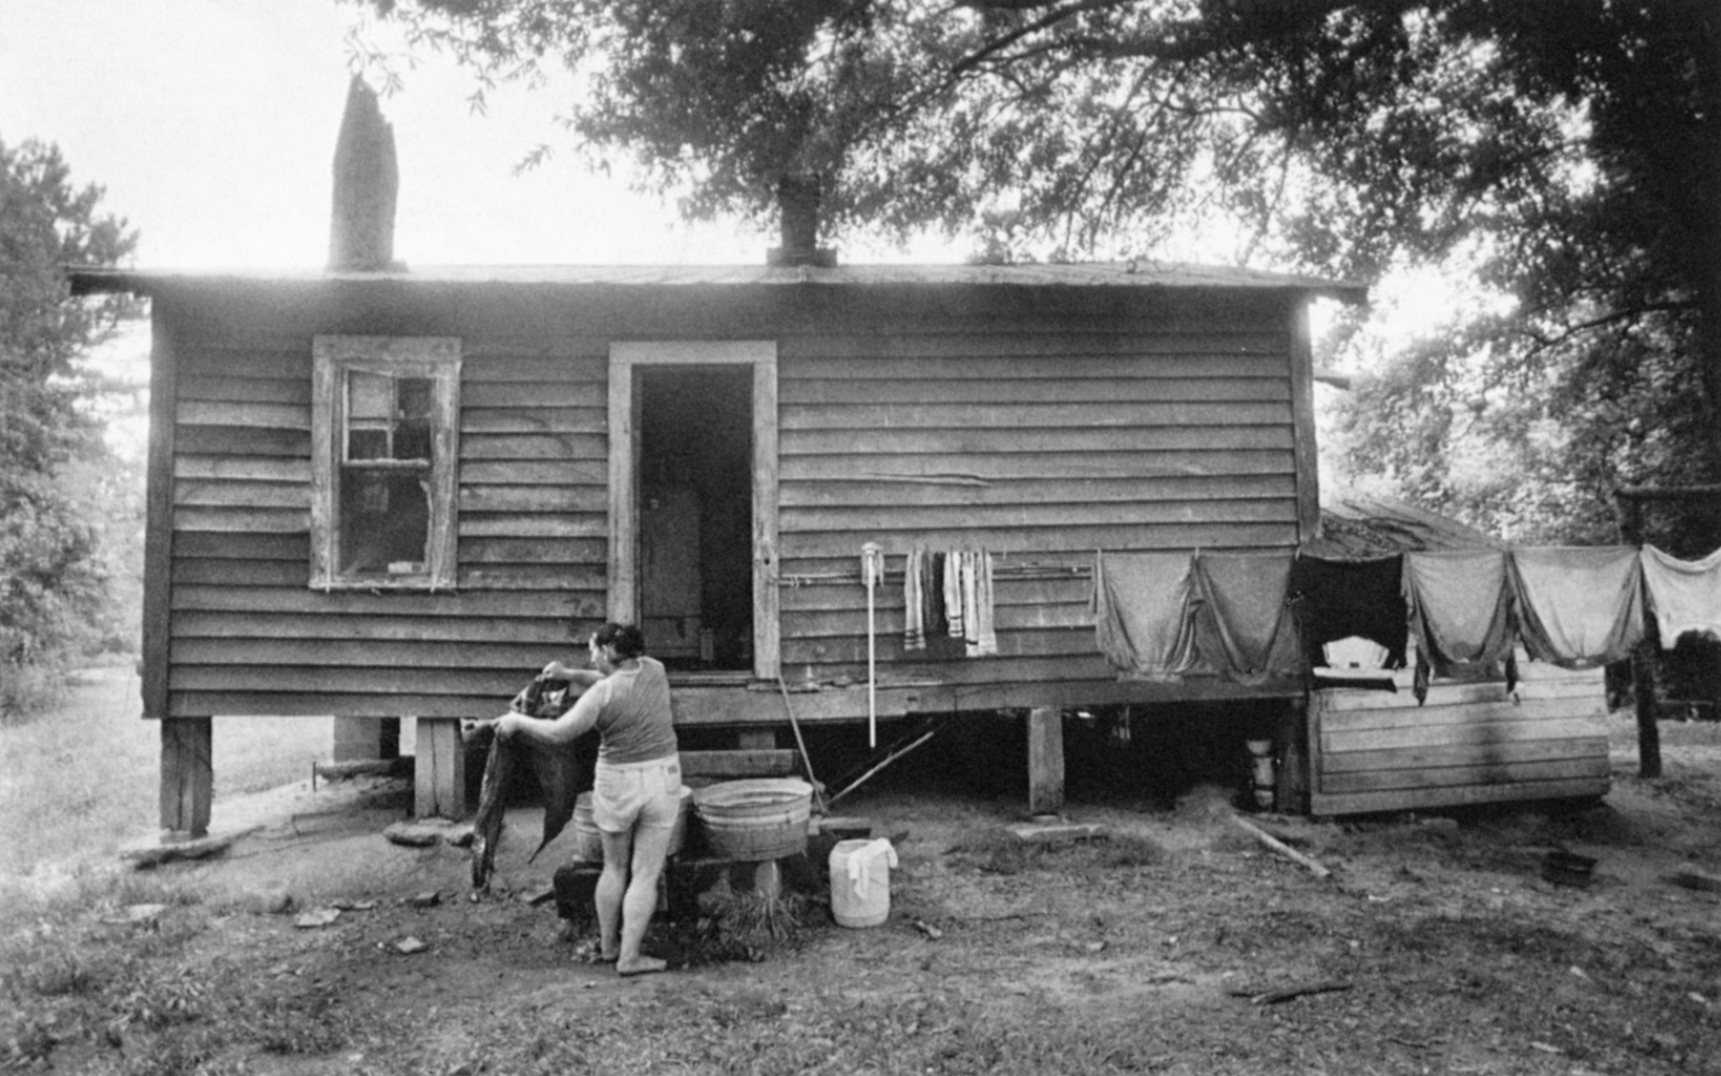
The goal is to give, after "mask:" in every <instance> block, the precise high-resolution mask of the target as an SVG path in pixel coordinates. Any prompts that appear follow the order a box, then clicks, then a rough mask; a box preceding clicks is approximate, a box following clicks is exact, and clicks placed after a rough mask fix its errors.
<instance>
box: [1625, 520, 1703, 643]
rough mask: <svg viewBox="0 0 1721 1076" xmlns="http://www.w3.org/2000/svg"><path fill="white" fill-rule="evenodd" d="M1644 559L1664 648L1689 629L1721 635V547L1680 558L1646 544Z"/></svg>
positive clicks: (1651, 598)
mask: <svg viewBox="0 0 1721 1076" xmlns="http://www.w3.org/2000/svg"><path fill="white" fill-rule="evenodd" d="M1641 563H1642V565H1643V578H1644V582H1645V584H1647V586H1648V587H1649V603H1650V605H1651V606H1652V607H1653V608H1654V610H1655V626H1656V629H1657V630H1658V631H1659V632H1660V633H1661V647H1662V649H1663V650H1671V649H1672V648H1673V646H1674V645H1675V644H1676V643H1678V642H1679V637H1680V636H1681V635H1684V634H1685V633H1686V632H1695V633H1697V634H1698V635H1707V636H1709V637H1710V638H1711V639H1721V549H1717V550H1716V551H1715V552H1713V553H1711V554H1709V555H1708V556H1707V557H1704V558H1703V559H1702V560H1680V559H1679V558H1677V557H1671V556H1668V555H1667V554H1666V553H1663V552H1662V551H1661V550H1659V549H1657V548H1655V547H1654V546H1650V545H1646V546H1644V547H1643V556H1642V559H1641Z"/></svg>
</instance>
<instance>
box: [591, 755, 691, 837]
mask: <svg viewBox="0 0 1721 1076" xmlns="http://www.w3.org/2000/svg"><path fill="white" fill-rule="evenodd" d="M680 814H681V756H680V755H669V756H667V757H664V758H654V759H652V760H651V761H649V762H621V763H615V762H605V761H603V760H602V759H599V760H598V767H597V773H596V775H595V776H594V777H593V780H592V824H593V825H595V826H597V828H598V829H600V830H603V831H604V832H605V833H627V832H629V831H631V830H633V829H635V828H636V827H637V828H639V829H674V828H675V821H676V819H677V818H678V817H679V816H680Z"/></svg>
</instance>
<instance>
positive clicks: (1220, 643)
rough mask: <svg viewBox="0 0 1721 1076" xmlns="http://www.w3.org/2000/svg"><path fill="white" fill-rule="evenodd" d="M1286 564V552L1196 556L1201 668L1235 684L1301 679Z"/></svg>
mask: <svg viewBox="0 0 1721 1076" xmlns="http://www.w3.org/2000/svg"><path fill="white" fill-rule="evenodd" d="M1292 560H1293V558H1292V555H1291V553H1290V552H1288V551H1287V552H1284V553H1198V554H1197V555H1196V557H1195V561H1194V577H1195V594H1196V597H1197V598H1198V600H1199V605H1198V607H1197V609H1196V613H1195V646H1196V650H1197V652H1198V653H1199V654H1200V658H1201V661H1202V663H1203V664H1206V665H1210V666H1212V667H1213V668H1214V669H1217V670H1218V671H1219V673H1220V675H1222V676H1224V677H1226V678H1227V679H1229V680H1234V681H1236V682H1237V683H1240V684H1260V683H1263V682H1265V681H1267V680H1269V679H1272V678H1274V677H1287V676H1298V675H1301V673H1302V671H1303V655H1302V654H1301V653H1300V651H1301V649H1302V646H1301V643H1300V642H1299V641H1298V638H1297V627H1296V624H1295V622H1294V621H1293V619H1292V617H1291V609H1290V606H1289V605H1288V604H1286V600H1285V599H1286V592H1287V588H1288V586H1289V583H1290V578H1291V563H1292Z"/></svg>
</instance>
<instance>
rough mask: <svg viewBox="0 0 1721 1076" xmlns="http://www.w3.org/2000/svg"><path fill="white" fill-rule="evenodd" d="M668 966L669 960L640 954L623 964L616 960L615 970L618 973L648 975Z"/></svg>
mask: <svg viewBox="0 0 1721 1076" xmlns="http://www.w3.org/2000/svg"><path fill="white" fill-rule="evenodd" d="M667 967H669V961H667V960H659V959H658V958H657V957H655V956H641V957H636V958H634V959H633V960H630V961H628V962H627V963H625V964H623V963H622V962H620V961H617V962H616V966H615V970H616V974H618V975H650V974H652V973H653V972H658V971H663V970H664V969H665V968H667Z"/></svg>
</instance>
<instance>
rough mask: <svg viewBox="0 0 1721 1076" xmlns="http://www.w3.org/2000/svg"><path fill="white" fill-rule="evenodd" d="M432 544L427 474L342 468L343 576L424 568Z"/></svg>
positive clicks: (393, 572)
mask: <svg viewBox="0 0 1721 1076" xmlns="http://www.w3.org/2000/svg"><path fill="white" fill-rule="evenodd" d="M429 542H430V489H429V483H428V482H427V481H426V480H425V477H424V476H423V475H420V474H418V473H409V474H402V473H401V472H399V471H375V470H368V469H364V468H356V467H348V468H344V469H343V474H342V476H341V535H340V569H339V570H340V572H341V574H343V575H349V574H350V575H409V574H413V573H417V572H422V571H424V562H425V560H426V558H427V556H428V554H427V553H426V549H427V547H428V545H429Z"/></svg>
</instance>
